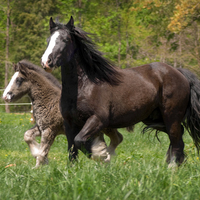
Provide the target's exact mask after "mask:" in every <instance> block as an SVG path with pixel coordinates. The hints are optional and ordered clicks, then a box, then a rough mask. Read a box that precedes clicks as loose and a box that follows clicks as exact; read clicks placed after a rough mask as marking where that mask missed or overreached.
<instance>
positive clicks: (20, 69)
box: [17, 62, 28, 76]
mask: <svg viewBox="0 0 200 200" xmlns="http://www.w3.org/2000/svg"><path fill="white" fill-rule="evenodd" d="M17 66H18V71H20V72H21V73H22V74H23V75H24V76H26V75H27V74H28V72H27V68H26V66H24V65H23V63H20V62H18V63H17Z"/></svg>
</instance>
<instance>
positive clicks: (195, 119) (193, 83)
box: [178, 68, 200, 152]
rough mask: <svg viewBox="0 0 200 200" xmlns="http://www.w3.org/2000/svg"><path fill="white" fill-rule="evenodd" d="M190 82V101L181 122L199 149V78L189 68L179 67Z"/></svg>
mask: <svg viewBox="0 0 200 200" xmlns="http://www.w3.org/2000/svg"><path fill="white" fill-rule="evenodd" d="M178 71H180V72H181V73H182V74H183V75H184V76H185V77H186V79H187V80H188V82H189V84H190V102H189V105H188V110H187V113H186V116H185V117H186V121H185V122H183V124H184V126H185V127H186V129H187V130H188V132H189V134H190V136H191V137H192V139H193V141H194V144H195V146H196V147H197V150H198V152H199V150H200V80H199V79H198V78H197V77H196V76H195V75H194V74H193V73H192V72H190V71H189V70H187V69H182V68H179V69H178Z"/></svg>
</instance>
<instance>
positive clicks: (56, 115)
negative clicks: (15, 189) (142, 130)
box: [3, 60, 123, 167]
mask: <svg viewBox="0 0 200 200" xmlns="http://www.w3.org/2000/svg"><path fill="white" fill-rule="evenodd" d="M14 69H15V73H14V75H13V77H12V79H11V81H10V83H9V84H8V86H7V88H6V89H5V91H4V93H3V99H4V100H5V101H7V102H13V101H17V100H18V99H20V98H21V97H22V96H23V95H25V94H28V96H29V97H30V99H31V102H32V105H33V114H34V118H35V120H36V125H35V126H33V127H32V128H31V129H29V130H27V131H26V132H25V134H24V140H25V142H26V143H27V144H28V145H29V148H30V151H31V153H32V155H33V156H34V157H35V158H36V167H38V166H39V165H40V164H47V163H48V157H47V156H48V153H49V150H50V147H51V145H52V144H53V142H54V139H55V137H56V136H57V135H59V134H65V131H64V125H63V118H62V115H61V113H60V109H59V102H60V95H61V85H60V83H59V82H58V80H57V79H56V78H55V77H54V76H53V75H51V74H49V73H47V72H45V71H44V70H43V69H42V68H41V67H38V66H37V65H34V64H32V63H30V62H28V61H25V60H22V61H20V62H19V63H17V64H16V65H15V66H14ZM104 133H105V134H106V135H108V137H110V139H111V142H110V145H109V147H108V149H107V147H106V143H105V141H104V138H103V133H102V134H100V136H99V137H100V138H101V141H102V142H101V144H100V148H99V149H97V150H98V151H100V152H101V155H102V156H103V157H104V159H106V160H105V161H109V160H110V155H114V154H115V149H116V147H117V146H118V145H119V144H120V142H121V141H122V139H123V137H122V135H121V134H120V133H119V132H118V131H117V130H116V129H106V130H104ZM36 137H41V143H40V144H39V143H38V142H37V141H36ZM94 151H95V149H94ZM108 153H109V154H108ZM95 156H97V155H96V154H95V155H94V157H95Z"/></svg>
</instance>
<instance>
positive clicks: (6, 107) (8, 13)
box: [5, 0, 10, 113]
mask: <svg viewBox="0 0 200 200" xmlns="http://www.w3.org/2000/svg"><path fill="white" fill-rule="evenodd" d="M9 22H10V2H9V0H7V23H6V62H5V87H6V86H7V85H8V67H9V62H8V57H9ZM5 110H6V112H7V113H9V112H10V108H9V105H8V104H7V103H6V105H5Z"/></svg>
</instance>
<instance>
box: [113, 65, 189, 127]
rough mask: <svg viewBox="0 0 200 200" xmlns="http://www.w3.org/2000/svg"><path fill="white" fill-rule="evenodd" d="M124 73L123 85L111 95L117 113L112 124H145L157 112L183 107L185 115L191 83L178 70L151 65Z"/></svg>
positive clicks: (115, 88)
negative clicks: (145, 120) (130, 122)
mask: <svg viewBox="0 0 200 200" xmlns="http://www.w3.org/2000/svg"><path fill="white" fill-rule="evenodd" d="M121 73H122V74H123V76H122V77H124V79H123V81H122V83H121V84H120V85H119V86H117V87H113V88H112V92H111V93H110V95H112V96H113V98H112V99H113V100H112V109H113V113H115V114H112V119H113V120H112V121H115V122H117V123H120V124H125V123H127V124H126V125H130V124H128V123H129V121H132V122H134V123H137V122H139V121H142V120H144V119H146V118H147V117H148V116H149V115H150V114H151V113H152V112H153V111H154V110H155V109H159V110H160V111H161V112H162V113H164V112H165V111H166V112H170V109H171V110H173V109H174V110H175V109H177V108H180V107H181V108H182V109H183V113H184V112H185V110H186V108H187V105H188V100H189V94H190V90H189V83H188V81H187V80H186V78H185V77H184V76H183V75H182V74H181V73H180V72H179V71H178V70H176V69H175V68H173V67H171V66H169V65H166V64H164V63H151V64H146V65H143V66H139V67H135V68H129V69H124V70H121ZM122 102H123V103H122ZM121 116H123V117H121ZM135 116H137V117H135ZM133 118H135V120H133ZM123 119H124V120H123Z"/></svg>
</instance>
